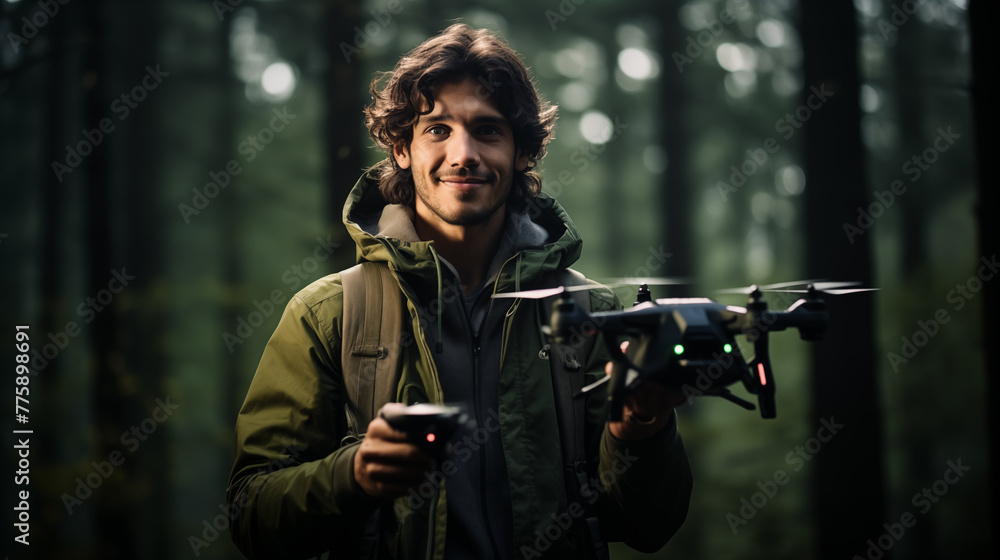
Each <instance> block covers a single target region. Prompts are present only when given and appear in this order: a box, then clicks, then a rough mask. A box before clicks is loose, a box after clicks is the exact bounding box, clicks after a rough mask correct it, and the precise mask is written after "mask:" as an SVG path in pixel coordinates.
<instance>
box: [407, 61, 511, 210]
mask: <svg viewBox="0 0 1000 560" xmlns="http://www.w3.org/2000/svg"><path fill="white" fill-rule="evenodd" d="M478 86H479V84H478V83H477V82H476V81H475V80H474V79H472V78H466V79H464V80H463V81H461V82H458V83H454V84H443V85H441V86H439V87H438V89H437V91H435V92H434V110H433V111H431V112H430V113H428V114H426V115H421V116H420V118H419V120H417V123H416V124H415V125H414V126H413V140H411V141H410V145H409V147H407V146H396V147H395V148H394V149H393V155H394V156H395V158H396V162H397V163H398V164H399V166H400V167H402V168H404V169H410V170H411V171H412V173H413V183H414V185H415V186H416V213H417V216H418V217H419V218H420V219H422V220H424V221H426V222H427V223H428V224H429V225H432V226H433V227H435V228H436V229H439V230H440V229H442V228H445V227H446V226H445V224H447V225H450V226H463V227H466V226H476V225H483V224H486V223H487V222H489V221H490V219H491V218H495V217H496V216H498V211H499V210H501V209H502V208H503V207H504V204H505V203H506V201H507V194H508V192H510V188H511V182H512V179H513V174H514V170H515V169H516V170H518V171H523V170H524V168H525V167H526V166H527V163H528V158H527V157H526V156H523V155H519V154H518V153H517V150H516V148H515V147H514V136H513V133H512V131H511V128H510V125H509V124H508V123H507V119H506V118H504V116H503V114H501V113H500V111H499V110H498V109H497V108H496V106H495V105H494V104H493V102H492V101H490V100H489V99H482V96H481V95H478V94H477V93H478V92H481V91H482V88H480V87H478ZM425 108H426V107H425ZM499 216H502V214H499Z"/></svg>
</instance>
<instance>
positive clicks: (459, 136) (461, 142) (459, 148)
mask: <svg viewBox="0 0 1000 560" xmlns="http://www.w3.org/2000/svg"><path fill="white" fill-rule="evenodd" d="M447 158H448V165H449V166H450V167H459V168H462V167H467V168H473V167H476V166H478V165H479V159H480V158H479V150H478V147H477V146H476V139H475V138H474V137H473V136H472V135H471V134H469V133H468V132H467V131H465V130H464V129H460V130H455V131H454V132H452V135H451V138H449V139H448V152H447Z"/></svg>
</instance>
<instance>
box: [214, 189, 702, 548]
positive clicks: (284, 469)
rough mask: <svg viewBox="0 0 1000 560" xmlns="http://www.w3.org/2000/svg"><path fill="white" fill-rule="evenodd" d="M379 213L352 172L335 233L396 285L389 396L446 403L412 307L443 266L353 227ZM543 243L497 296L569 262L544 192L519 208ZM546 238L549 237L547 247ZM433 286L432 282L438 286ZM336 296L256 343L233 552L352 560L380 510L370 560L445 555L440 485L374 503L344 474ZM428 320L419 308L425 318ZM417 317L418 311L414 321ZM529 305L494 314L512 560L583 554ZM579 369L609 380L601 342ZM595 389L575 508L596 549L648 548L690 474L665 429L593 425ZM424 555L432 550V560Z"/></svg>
mask: <svg viewBox="0 0 1000 560" xmlns="http://www.w3.org/2000/svg"><path fill="white" fill-rule="evenodd" d="M372 204H375V205H378V204H384V202H381V197H380V196H379V195H378V194H377V188H376V185H375V183H374V182H373V181H372V180H370V179H368V178H366V177H363V178H362V179H361V180H360V181H359V182H358V184H357V185H356V186H355V187H354V189H353V190H352V191H351V193H350V195H349V197H348V200H347V203H346V205H345V208H344V223H345V224H346V226H347V228H348V230H349V232H350V234H351V236H352V237H353V238H354V240H355V242H356V243H357V251H358V258H359V260H368V261H386V262H388V263H389V266H390V269H391V270H392V272H393V275H394V276H395V277H396V278H397V280H398V281H399V285H400V288H401V289H402V291H403V293H404V295H405V297H406V300H407V309H408V311H409V313H410V317H411V319H412V321H411V325H410V331H409V332H406V333H403V339H405V340H407V341H410V342H412V344H408V345H407V346H406V348H405V351H404V353H403V355H404V358H403V371H402V378H401V382H400V383H399V386H398V393H397V401H398V402H405V403H407V404H410V403H413V402H431V403H443V402H445V401H446V400H447V395H446V393H445V392H444V391H442V387H441V385H440V379H439V376H438V372H437V367H436V366H435V363H434V360H433V358H432V355H431V353H432V350H431V349H430V348H429V347H428V344H427V341H426V338H425V336H424V333H423V330H422V326H421V321H420V316H421V309H420V304H419V302H420V301H427V299H426V298H427V297H430V296H433V290H434V287H435V286H439V284H438V274H439V266H440V265H439V263H438V261H437V259H436V257H435V255H434V254H433V253H434V244H433V242H405V241H400V240H398V239H393V238H386V237H381V236H379V237H376V236H374V235H371V234H370V233H367V232H366V231H364V230H363V229H362V228H361V227H360V226H359V225H358V224H357V223H356V222H355V221H354V217H355V215H356V214H357V213H358V212H359V207H361V206H366V207H370V206H371V205H372ZM528 214H529V215H530V216H531V218H532V220H533V221H534V222H535V223H537V224H539V225H541V226H543V227H544V228H545V229H546V230H547V231H548V232H549V240H550V242H549V243H547V244H545V245H544V246H543V247H541V248H538V249H526V250H522V251H520V252H519V253H518V254H516V255H515V256H514V257H512V258H511V259H509V260H507V261H506V262H505V263H504V264H503V267H502V268H501V269H500V273H499V274H498V275H497V277H496V278H495V284H494V285H493V291H494V292H510V291H515V290H522V289H530V288H533V287H538V286H539V285H541V284H540V282H543V281H545V280H546V279H547V278H551V275H552V274H553V273H554V272H555V271H557V270H560V269H563V268H566V267H568V266H570V265H571V264H572V263H573V262H574V261H576V260H577V258H578V257H579V254H580V250H581V246H582V240H581V239H580V236H579V233H578V232H577V229H576V227H575V226H574V225H573V223H572V221H571V220H570V218H569V216H568V215H567V214H566V213H565V211H564V210H563V209H562V208H561V207H560V206H559V205H558V203H556V202H555V201H554V200H553V199H551V198H548V197H546V196H545V195H540V196H539V198H538V199H536V200H535V201H532V202H531V203H530V204H529V206H528ZM552 240H554V241H552ZM438 289H440V288H438ZM590 294H591V306H592V310H593V311H602V310H611V309H614V308H615V307H616V306H618V305H619V302H618V299H617V298H616V297H615V296H614V294H613V293H611V292H610V291H607V290H593V291H591V292H590ZM342 298H343V288H342V286H341V283H340V276H339V274H332V275H329V276H326V277H324V278H321V279H319V280H317V281H316V282H314V283H312V284H311V285H309V286H308V287H306V288H304V289H303V290H302V291H301V292H299V293H298V294H296V295H295V296H294V297H293V298H292V299H291V301H290V302H289V303H288V305H287V307H286V309H285V311H284V313H283V315H282V317H281V320H280V322H279V324H278V326H277V328H276V329H275V332H274V334H273V335H272V337H271V339H270V340H269V342H268V343H267V347H266V348H265V350H264V354H263V356H262V357H261V360H260V364H259V366H258V368H257V371H256V374H255V375H254V379H253V381H252V383H251V385H250V389H249V391H248V394H247V397H246V400H245V402H244V404H243V407H242V408H241V410H240V413H239V417H238V419H237V425H236V459H235V463H234V466H233V470H232V474H231V475H230V480H229V488H228V490H227V498H228V501H229V504H230V511H231V512H232V513H231V518H232V521H231V524H230V528H231V534H232V538H233V540H234V542H235V543H236V545H237V546H238V547H239V548H240V550H242V551H243V553H244V554H245V555H246V556H247V557H249V558H308V557H310V556H314V555H318V554H320V553H322V552H323V551H326V550H331V556H330V557H331V558H355V557H360V555H361V552H359V547H360V546H361V544H360V541H361V539H360V536H361V535H362V533H364V526H365V523H366V520H367V519H369V517H370V514H371V513H372V512H374V511H375V510H378V509H380V510H381V513H380V516H379V518H378V521H379V527H378V548H379V558H400V559H410V558H421V559H423V558H428V557H433V558H435V559H440V558H443V555H444V549H445V533H446V528H447V525H448V522H447V508H446V503H447V499H448V495H447V488H445V487H444V486H443V485H441V488H440V490H439V491H438V492H437V493H436V495H435V496H433V497H432V498H430V499H427V500H421V499H416V498H417V496H416V494H414V495H411V496H409V497H403V498H399V499H397V500H396V501H395V503H392V502H389V503H384V502H382V501H379V500H375V499H373V498H371V497H369V496H368V495H367V494H365V493H364V491H363V490H362V489H361V488H360V487H359V486H358V484H357V483H356V482H355V480H354V478H353V469H352V460H353V457H354V454H355V452H356V451H357V448H358V446H359V445H360V440H359V439H357V438H356V437H352V436H351V435H349V434H348V433H347V428H346V424H345V418H344V404H343V399H344V398H345V396H346V392H345V390H344V388H343V384H344V372H342V371H341V367H340V356H341V339H342V334H343V333H342V325H343V324H342V320H341V316H342V309H343V299H342ZM424 312H425V311H424ZM425 313H426V312H425ZM540 317H541V312H540V304H539V303H538V302H537V301H534V300H527V299H517V300H514V303H513V304H512V306H511V308H510V311H509V312H508V313H507V315H506V317H505V319H504V328H503V333H504V340H503V341H502V346H501V348H502V354H501V365H500V382H499V383H500V387H499V395H500V396H499V414H498V418H499V422H500V437H501V438H502V439H501V442H502V445H503V452H504V455H505V458H506V463H507V465H506V466H507V473H508V478H509V484H510V494H511V500H512V511H513V524H514V535H513V537H514V546H513V550H514V551H515V557H518V558H539V557H544V558H578V557H580V554H579V552H574V546H575V545H574V544H572V543H570V541H571V540H572V539H573V538H574V534H573V533H571V532H569V531H566V530H563V529H562V528H561V527H562V526H563V525H565V522H566V520H568V519H569V518H570V517H569V516H574V517H575V516H578V515H579V512H580V511H581V506H582V505H584V504H579V503H570V500H569V499H568V498H567V496H566V490H565V484H564V477H563V465H562V458H561V454H560V448H559V446H558V445H554V444H553V442H558V441H559V435H558V426H557V421H556V414H555V396H554V393H553V388H552V381H551V376H550V373H549V364H548V362H547V361H546V360H543V359H541V358H540V357H539V350H540V348H541V346H542V345H543V344H544V339H543V337H542V336H540V330H539V329H540ZM591 354H592V355H591V356H589V357H588V358H587V360H586V370H587V372H588V375H589V376H591V377H592V378H593V379H594V380H596V379H599V378H600V377H601V376H603V375H604V373H603V370H604V364H605V362H606V361H607V354H606V353H605V351H604V349H603V347H602V345H601V344H600V343H598V344H597V345H595V351H594V352H592V353H591ZM605 402H606V400H605V395H604V393H603V391H595V392H594V394H592V395H591V396H590V397H589V402H588V407H587V409H588V418H587V422H588V428H589V431H592V432H593V433H594V434H595V435H597V437H595V438H593V441H594V442H595V445H594V446H593V447H594V448H593V449H592V452H591V454H592V456H593V457H594V461H593V463H594V464H597V463H598V460H597V457H598V456H599V467H598V469H597V470H596V472H595V473H593V476H592V477H591V478H590V480H591V483H590V484H589V485H588V488H587V490H588V492H585V493H584V496H585V501H586V502H587V503H592V504H593V507H595V508H596V511H597V512H598V513H599V516H600V520H601V532H602V534H603V535H604V536H605V538H606V539H607V540H610V541H625V542H626V543H627V544H629V545H630V546H632V547H634V548H637V549H639V550H642V551H647V552H651V551H655V550H658V549H659V548H661V547H662V546H663V544H664V543H666V541H667V540H668V539H669V538H670V537H671V536H672V535H673V534H674V533H675V532H676V530H677V529H678V528H679V527H680V525H681V523H682V522H683V520H684V518H685V516H686V514H687V507H688V500H689V498H690V492H691V473H690V468H689V466H688V462H687V456H686V455H685V453H684V448H683V444H682V443H681V438H680V436H679V434H678V432H677V430H676V423H672V424H671V426H669V427H668V428H667V429H665V430H664V433H663V434H661V435H660V436H657V437H654V438H653V439H651V440H647V441H643V442H624V441H619V440H617V439H616V438H614V437H612V436H611V435H610V434H609V433H607V430H606V429H604V427H603V425H604V418H605V413H604V405H605ZM428 552H430V556H428Z"/></svg>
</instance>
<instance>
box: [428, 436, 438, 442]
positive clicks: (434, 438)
mask: <svg viewBox="0 0 1000 560" xmlns="http://www.w3.org/2000/svg"><path fill="white" fill-rule="evenodd" d="M436 439H437V436H435V435H434V434H427V441H428V442H430V443H434V440H436Z"/></svg>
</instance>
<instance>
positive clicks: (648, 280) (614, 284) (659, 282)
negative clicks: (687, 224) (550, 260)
mask: <svg viewBox="0 0 1000 560" xmlns="http://www.w3.org/2000/svg"><path fill="white" fill-rule="evenodd" d="M689 283H690V279H687V278H657V277H625V278H610V279H608V280H607V281H606V282H602V283H600V284H585V285H582V286H557V287H555V288H541V289H538V290H522V291H520V292H501V293H496V294H493V297H494V298H497V299H501V298H525V299H544V298H547V297H551V296H555V295H559V294H561V293H563V292H582V291H586V290H598V289H602V288H618V287H622V286H640V285H642V284H646V285H649V286H674V285H678V284H689Z"/></svg>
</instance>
